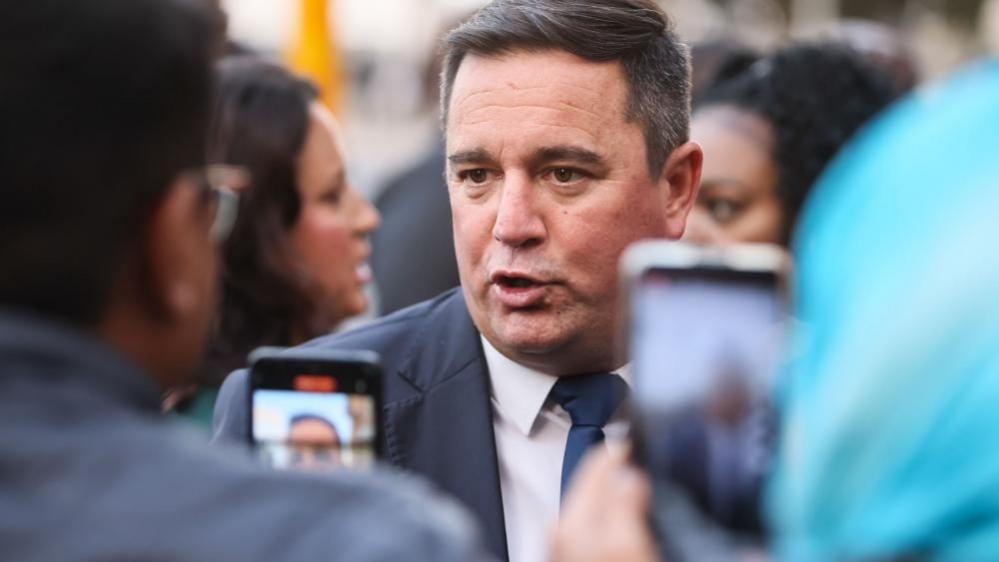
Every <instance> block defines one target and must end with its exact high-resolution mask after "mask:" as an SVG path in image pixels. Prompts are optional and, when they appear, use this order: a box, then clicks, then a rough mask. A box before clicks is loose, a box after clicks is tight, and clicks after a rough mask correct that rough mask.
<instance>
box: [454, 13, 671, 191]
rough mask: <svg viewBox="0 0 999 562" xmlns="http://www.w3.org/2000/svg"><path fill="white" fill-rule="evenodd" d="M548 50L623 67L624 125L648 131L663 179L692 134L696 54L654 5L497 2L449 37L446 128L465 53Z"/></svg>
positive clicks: (652, 165) (654, 166)
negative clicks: (692, 74) (636, 125)
mask: <svg viewBox="0 0 999 562" xmlns="http://www.w3.org/2000/svg"><path fill="white" fill-rule="evenodd" d="M549 49H555V50H562V51H567V52H569V53H572V54H574V55H576V56H578V57H580V58H583V59H586V60H590V61H597V62H603V61H619V62H620V63H621V66H622V68H623V70H624V75H625V79H626V81H627V83H628V84H627V85H628V102H627V107H626V109H625V119H627V120H628V121H630V122H638V123H639V124H640V125H641V126H642V130H643V132H644V134H645V146H646V152H647V158H648V165H649V171H650V173H651V174H652V176H653V177H655V176H657V175H659V173H660V172H661V171H662V167H663V164H664V163H665V162H666V158H667V157H668V156H669V154H670V153H671V152H673V150H674V149H675V148H676V147H678V146H680V145H681V144H683V143H684V142H686V141H687V140H688V138H689V136H690V55H689V52H688V49H687V47H686V46H685V45H684V44H683V43H681V42H680V40H679V38H678V37H677V35H676V34H675V33H674V32H673V28H672V23H671V22H670V20H669V17H668V16H667V15H666V14H665V13H664V12H663V11H662V9H661V8H659V6H658V5H657V4H656V3H655V1H654V0H493V2H491V3H490V4H489V5H487V6H486V7H484V8H482V9H481V10H479V11H478V12H477V13H476V14H475V15H474V16H472V18H471V19H470V20H468V21H467V22H465V23H464V24H462V25H461V26H459V27H458V28H457V29H455V30H454V31H452V32H451V33H450V34H448V36H447V37H446V38H445V39H444V68H443V70H442V72H441V94H442V95H441V116H442V122H443V124H444V125H445V126H446V124H447V119H448V105H449V104H450V102H451V90H452V88H453V86H454V79H455V76H456V75H457V74H458V68H459V67H460V66H461V62H462V60H464V58H465V55H468V54H473V55H479V56H486V57H489V56H501V55H504V54H508V53H511V52H515V51H543V50H549Z"/></svg>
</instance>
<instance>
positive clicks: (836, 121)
mask: <svg viewBox="0 0 999 562" xmlns="http://www.w3.org/2000/svg"><path fill="white" fill-rule="evenodd" d="M894 92H895V90H894V88H893V87H892V83H891V80H890V78H889V77H888V76H886V75H885V74H884V72H883V71H881V70H880V69H879V68H877V67H875V66H873V65H871V64H870V63H868V62H867V61H865V60H864V59H863V58H862V57H861V56H860V55H859V54H858V53H855V52H854V51H852V50H850V49H849V48H848V47H845V46H843V45H840V44H837V43H802V44H796V45H792V46H789V47H786V48H783V49H781V50H779V51H777V52H775V53H773V54H771V55H769V56H767V57H764V58H762V59H760V60H759V61H757V62H756V63H754V64H753V65H751V66H750V67H749V68H748V69H746V70H745V71H743V72H741V73H739V74H737V75H736V76H734V77H732V78H731V79H729V80H726V81H722V82H720V83H718V84H716V85H715V86H714V87H713V88H711V89H710V90H708V91H707V92H705V93H704V95H702V96H701V97H699V98H698V99H697V100H695V108H696V109H695V110H701V109H704V108H705V107H709V106H717V105H725V106H731V107H735V108H737V109H741V110H745V111H748V112H751V113H753V114H755V115H758V116H759V117H761V118H763V119H764V120H765V121H767V122H768V123H769V124H770V126H771V127H773V132H774V146H773V149H772V157H773V160H774V163H775V165H776V168H777V189H776V191H777V197H778V199H779V200H780V202H781V207H782V209H783V213H784V224H783V225H781V236H782V241H783V242H784V243H785V244H787V243H788V241H789V240H790V237H791V233H792V232H793V231H794V226H795V223H796V222H797V217H798V213H799V211H800V210H801V206H802V204H803V203H804V201H805V199H806V197H807V196H808V193H809V190H810V189H811V187H812V185H813V184H814V183H815V181H816V180H817V179H818V176H819V174H820V173H821V172H822V170H823V169H824V168H825V166H826V164H827V163H828V162H829V161H830V160H831V159H832V158H833V156H835V155H836V153H837V152H838V151H839V149H840V147H842V146H843V144H844V143H846V141H847V140H848V139H849V138H850V137H851V136H852V135H853V134H854V133H855V132H856V131H857V130H858V129H859V128H860V127H861V126H862V125H864V123H865V122H867V121H868V120H869V119H871V118H872V117H873V116H874V115H875V114H877V113H878V112H879V111H881V110H882V109H883V108H885V107H886V106H887V105H888V104H890V103H891V102H892V101H893V99H894V98H895V95H896V94H895V93H894Z"/></svg>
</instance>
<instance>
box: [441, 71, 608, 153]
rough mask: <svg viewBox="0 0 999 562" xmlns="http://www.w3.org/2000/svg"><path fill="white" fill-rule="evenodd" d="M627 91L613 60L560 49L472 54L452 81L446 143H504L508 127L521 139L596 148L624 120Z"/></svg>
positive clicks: (464, 144) (544, 144)
mask: <svg viewBox="0 0 999 562" xmlns="http://www.w3.org/2000/svg"><path fill="white" fill-rule="evenodd" d="M625 92H626V87H625V81H624V75H623V72H622V71H621V69H620V64H619V63H617V62H592V61H587V60H584V59H582V58H579V57H576V56H575V55H572V54H570V53H567V52H564V51H542V52H523V51H522V52H514V53H510V54H505V55H502V56H497V57H481V56H470V57H468V58H467V59H466V60H465V61H463V62H462V66H461V68H460V69H459V72H458V75H457V77H456V79H455V84H454V90H453V93H452V97H451V101H450V108H449V115H448V123H447V130H446V134H447V140H448V145H449V147H455V146H454V145H455V141H458V142H457V144H460V145H462V149H466V150H467V149H469V148H472V146H471V145H475V146H482V145H483V144H491V143H492V142H495V141H501V140H503V139H504V138H506V137H509V133H511V132H513V131H511V125H513V126H514V127H515V129H516V131H515V132H516V136H517V137H519V140H520V141H521V142H522V143H523V144H530V145H535V144H537V145H538V146H548V145H582V146H584V147H586V148H590V149H592V150H598V149H599V148H600V145H601V144H604V143H605V142H606V141H607V139H605V138H604V137H606V136H607V134H608V132H609V131H613V130H615V129H617V128H620V127H622V126H626V123H625V121H626V120H625V106H626V95H625ZM504 132H505V133H507V134H503V133H504ZM529 137H533V139H534V141H536V142H531V141H530V139H529ZM507 140H509V139H507ZM466 145H469V146H466Z"/></svg>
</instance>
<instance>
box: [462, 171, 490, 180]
mask: <svg viewBox="0 0 999 562" xmlns="http://www.w3.org/2000/svg"><path fill="white" fill-rule="evenodd" d="M458 177H459V178H461V179H462V180H468V181H470V182H472V183H486V181H487V180H488V179H489V171H488V170H485V169H483V168H476V169H474V170H465V171H464V172H461V173H459V174H458Z"/></svg>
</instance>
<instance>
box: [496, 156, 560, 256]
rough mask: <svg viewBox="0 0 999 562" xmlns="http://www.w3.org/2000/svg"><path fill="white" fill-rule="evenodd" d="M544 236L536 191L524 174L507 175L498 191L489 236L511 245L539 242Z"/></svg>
mask: <svg viewBox="0 0 999 562" xmlns="http://www.w3.org/2000/svg"><path fill="white" fill-rule="evenodd" d="M546 236H547V229H546V227H545V222H544V220H543V218H542V216H541V213H540V212H539V209H538V201H537V193H536V190H535V187H534V185H533V184H532V183H531V181H530V180H529V179H528V178H527V177H520V175H519V174H509V175H508V176H507V178H506V181H505V182H504V184H503V191H502V193H501V194H500V199H499V208H498V209H497V210H496V222H495V224H494V225H493V238H495V239H496V240H499V241H500V242H502V243H504V244H506V245H508V246H512V247H514V248H521V247H529V246H534V245H537V244H540V243H541V242H543V241H544V239H545V237H546Z"/></svg>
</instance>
